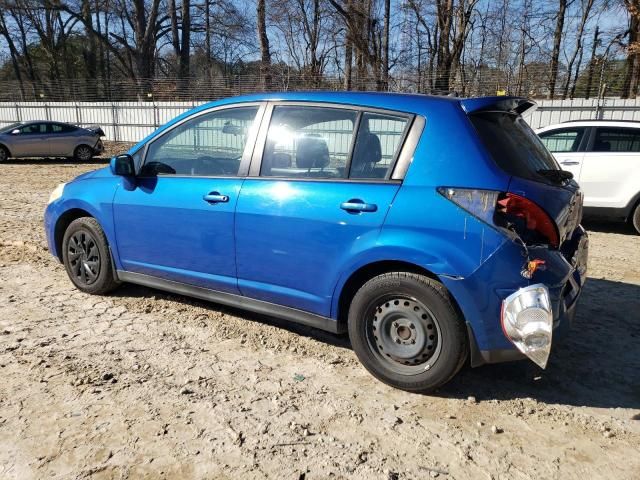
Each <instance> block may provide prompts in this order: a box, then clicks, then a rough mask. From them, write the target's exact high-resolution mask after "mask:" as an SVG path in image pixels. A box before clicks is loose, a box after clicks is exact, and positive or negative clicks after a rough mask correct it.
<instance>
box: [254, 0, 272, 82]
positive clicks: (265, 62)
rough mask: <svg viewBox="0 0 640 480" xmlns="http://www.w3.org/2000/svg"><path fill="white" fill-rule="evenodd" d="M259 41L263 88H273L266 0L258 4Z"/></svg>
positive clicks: (260, 0)
mask: <svg viewBox="0 0 640 480" xmlns="http://www.w3.org/2000/svg"><path fill="white" fill-rule="evenodd" d="M256 13H257V18H258V41H259V42H260V77H261V79H262V88H264V89H265V90H269V89H270V88H271V50H270V49H269V37H268V36H267V23H266V12H265V0H258V2H257V11H256Z"/></svg>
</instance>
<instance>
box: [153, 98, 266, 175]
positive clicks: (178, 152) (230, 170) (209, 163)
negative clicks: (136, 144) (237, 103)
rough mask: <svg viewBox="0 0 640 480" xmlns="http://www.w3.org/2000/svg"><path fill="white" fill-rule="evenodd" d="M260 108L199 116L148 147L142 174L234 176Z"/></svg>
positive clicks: (222, 111)
mask: <svg viewBox="0 0 640 480" xmlns="http://www.w3.org/2000/svg"><path fill="white" fill-rule="evenodd" d="M257 112H258V107H238V108H229V109H224V110H219V111H217V112H212V113H207V114H204V115H200V116H198V117H196V118H194V119H192V120H188V121H187V122H185V123H183V124H182V125H180V126H178V127H176V128H174V129H173V130H171V131H169V132H168V133H166V134H164V135H163V136H162V137H160V138H159V139H158V140H155V141H153V142H152V143H150V144H149V148H148V150H147V155H146V157H145V162H144V165H143V167H142V172H141V174H142V175H196V176H235V175H237V174H238V170H239V168H240V161H241V160H242V154H243V152H244V148H245V145H246V142H247V135H248V133H249V130H250V128H251V127H252V126H253V123H254V121H255V117H256V113H257Z"/></svg>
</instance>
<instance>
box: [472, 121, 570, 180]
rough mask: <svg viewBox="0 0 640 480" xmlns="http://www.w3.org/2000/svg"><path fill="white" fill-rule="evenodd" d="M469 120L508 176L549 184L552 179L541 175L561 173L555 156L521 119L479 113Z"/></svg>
mask: <svg viewBox="0 0 640 480" xmlns="http://www.w3.org/2000/svg"><path fill="white" fill-rule="evenodd" d="M469 118H470V120H471V123H473V126H474V127H475V128H476V130H477V132H478V135H479V136H480V139H481V140H482V143H483V144H484V146H485V147H486V148H487V150H488V151H489V153H490V154H491V156H492V157H493V159H494V161H495V162H496V163H497V164H498V166H499V167H500V168H501V169H502V170H504V171H505V172H507V173H508V174H510V175H514V176H516V177H521V178H528V179H532V180H537V181H542V182H545V183H547V182H549V178H548V177H545V176H544V175H541V174H540V172H545V171H547V172H548V171H549V170H560V167H559V166H558V163H557V162H556V161H555V159H554V158H553V155H551V153H549V151H548V150H547V149H546V147H545V146H544V144H543V143H542V141H541V140H540V139H539V138H538V136H537V135H536V133H535V132H534V131H533V130H532V129H531V127H529V125H528V124H527V123H526V122H525V121H524V119H523V118H522V117H521V116H520V115H516V114H513V113H509V112H479V113H475V114H473V115H471V116H470V117H469Z"/></svg>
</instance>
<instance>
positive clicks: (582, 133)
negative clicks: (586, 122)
mask: <svg viewBox="0 0 640 480" xmlns="http://www.w3.org/2000/svg"><path fill="white" fill-rule="evenodd" d="M588 128H589V127H567V128H559V129H554V130H547V131H546V132H542V133H540V134H539V137H540V139H541V140H542V143H544V144H545V146H546V147H547V150H549V151H550V152H551V153H553V156H554V157H555V158H556V160H557V161H558V163H559V164H560V167H561V168H562V169H563V170H567V171H569V172H571V173H572V174H573V178H575V179H576V180H577V181H578V182H579V181H580V180H579V179H580V172H581V170H582V159H583V158H584V153H583V151H584V145H585V144H586V142H587V140H588V138H587V137H588V135H587V133H588Z"/></svg>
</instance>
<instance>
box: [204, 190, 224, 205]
mask: <svg viewBox="0 0 640 480" xmlns="http://www.w3.org/2000/svg"><path fill="white" fill-rule="evenodd" d="M202 199H203V200H204V201H205V202H209V203H227V202H228V201H229V196H228V195H220V194H219V193H218V192H210V193H207V194H206V195H205V196H203V197H202Z"/></svg>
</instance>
